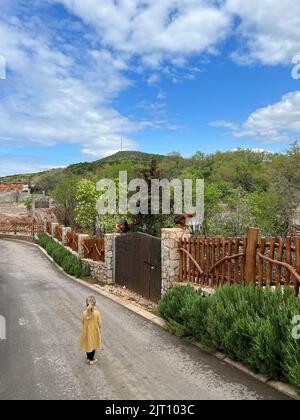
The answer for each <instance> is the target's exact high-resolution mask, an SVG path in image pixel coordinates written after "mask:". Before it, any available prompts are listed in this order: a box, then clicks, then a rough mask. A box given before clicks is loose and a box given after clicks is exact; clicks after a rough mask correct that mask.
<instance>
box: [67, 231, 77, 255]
mask: <svg viewBox="0 0 300 420" xmlns="http://www.w3.org/2000/svg"><path fill="white" fill-rule="evenodd" d="M66 238H67V246H69V247H70V248H71V249H72V250H73V251H76V252H78V233H76V232H67V235H66Z"/></svg>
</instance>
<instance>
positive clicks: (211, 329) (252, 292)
mask: <svg viewBox="0 0 300 420" xmlns="http://www.w3.org/2000/svg"><path fill="white" fill-rule="evenodd" d="M159 311H160V313H161V315H162V316H163V317H164V318H165V319H167V321H168V323H169V327H170V329H171V330H172V331H173V332H175V333H177V334H179V335H183V336H187V337H192V338H193V339H196V340H198V341H200V342H202V343H203V344H205V345H207V346H210V347H213V348H215V349H216V350H220V351H223V352H224V353H226V354H227V355H228V356H230V357H231V358H232V359H234V360H236V361H240V362H243V363H244V364H245V365H247V366H248V367H249V368H251V369H252V370H254V371H256V372H260V373H263V374H265V375H267V376H269V377H270V378H272V379H276V380H284V381H286V382H289V383H291V384H293V385H295V386H296V387H298V388H300V339H299V340H295V339H294V338H293V335H292V329H293V328H294V325H293V324H292V319H293V318H294V316H296V315H300V300H299V299H298V298H297V297H296V296H295V293H294V291H293V289H292V288H285V289H284V290H282V289H281V288H277V289H276V290H275V291H274V290H272V289H271V288H266V289H263V288H261V287H254V286H235V287H230V286H224V287H221V288H219V289H217V290H216V292H215V294H214V295H213V296H211V297H209V298H208V297H206V298H205V297H203V296H202V293H201V291H198V292H197V291H195V290H194V289H193V288H192V287H191V286H176V287H174V288H173V289H171V290H170V291H169V292H168V293H167V294H166V295H165V296H164V297H163V298H162V300H161V301H160V304H159Z"/></svg>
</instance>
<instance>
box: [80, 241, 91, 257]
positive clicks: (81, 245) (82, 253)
mask: <svg viewBox="0 0 300 420" xmlns="http://www.w3.org/2000/svg"><path fill="white" fill-rule="evenodd" d="M89 237H90V236H89V235H78V255H79V257H80V258H84V248H83V241H84V240H85V239H88V238H89Z"/></svg>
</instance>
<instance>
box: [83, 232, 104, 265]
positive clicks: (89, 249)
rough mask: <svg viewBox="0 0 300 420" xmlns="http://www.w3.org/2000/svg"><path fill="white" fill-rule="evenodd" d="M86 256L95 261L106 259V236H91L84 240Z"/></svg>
mask: <svg viewBox="0 0 300 420" xmlns="http://www.w3.org/2000/svg"><path fill="white" fill-rule="evenodd" d="M83 249H84V258H88V259H91V260H94V261H102V262H104V261H105V242H104V238H90V239H85V240H84V241H83Z"/></svg>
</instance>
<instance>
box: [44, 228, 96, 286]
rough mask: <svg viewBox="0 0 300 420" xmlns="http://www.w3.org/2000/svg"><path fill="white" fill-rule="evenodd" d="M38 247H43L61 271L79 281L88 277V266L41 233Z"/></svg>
mask: <svg viewBox="0 0 300 420" xmlns="http://www.w3.org/2000/svg"><path fill="white" fill-rule="evenodd" d="M39 245H40V246H41V247H43V248H44V249H45V250H46V251H47V253H48V254H49V255H50V256H51V257H52V258H53V259H54V261H55V262H56V263H57V264H58V265H60V266H61V267H62V268H63V270H64V271H65V272H66V273H68V274H71V275H72V276H75V277H77V278H80V279H86V278H88V277H90V274H91V273H90V266H89V265H88V264H86V263H83V262H82V261H81V260H80V259H79V258H77V257H76V256H75V255H73V254H71V252H70V251H68V250H67V249H66V248H65V247H64V246H62V245H60V244H58V243H57V242H56V241H54V240H53V239H52V238H50V237H49V236H48V235H47V234H45V233H41V234H40V235H39Z"/></svg>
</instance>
